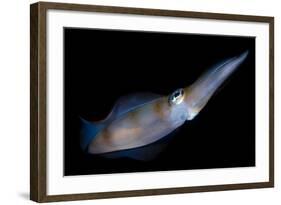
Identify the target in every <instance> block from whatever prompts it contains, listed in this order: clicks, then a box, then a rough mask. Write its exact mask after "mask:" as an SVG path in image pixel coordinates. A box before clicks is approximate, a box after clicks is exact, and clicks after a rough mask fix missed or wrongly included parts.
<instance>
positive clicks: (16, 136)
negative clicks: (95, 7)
mask: <svg viewBox="0 0 281 205" xmlns="http://www.w3.org/2000/svg"><path fill="white" fill-rule="evenodd" d="M60 1H61V2H74V3H86V4H100V5H115V6H129V7H145V8H159V9H175V10H189V11H204V12H205V11H206V12H221V13H236V14H249V15H267V16H275V105H276V106H275V127H276V129H275V156H276V160H275V165H276V168H275V172H276V175H275V177H276V181H275V184H276V186H275V188H273V189H272V188H270V189H252V190H239V191H224V192H209V193H194V194H181V195H170V196H153V197H151V196H150V197H135V198H122V199H104V200H97V201H79V202H62V203H60V204H66V203H69V204H92V203H95V204H97V205H110V204H123V205H126V204H128V205H129V204H130V205H131V204H135V205H139V204H151V203H153V204H163V205H166V204H167V205H168V204H195V205H196V204H216V205H220V204H222V205H225V204H227V205H231V204H235V205H236V204H257V205H258V204H280V202H278V201H280V200H281V188H280V185H281V182H280V176H281V174H280V171H281V170H280V168H281V167H280V166H281V165H280V157H279V156H281V146H280V142H281V141H280V139H279V136H280V134H281V126H280V125H279V123H280V117H281V115H280V114H281V110H280V106H279V104H280V103H281V92H280V88H281V73H280V69H279V68H280V63H281V60H280V59H281V56H280V54H281V53H280V36H281V21H280V20H281V3H279V2H280V1H278V0H153V1H152V0H142V1H140V0H81V1H78V0H74V1H66V0H60ZM33 2H35V1H26V0H7V1H2V2H1V4H0V25H1V26H0V140H1V141H0V163H1V166H0V204H21V205H22V204H23V205H24V204H32V203H33V202H31V201H29V200H28V198H29V4H30V3H33ZM238 151H239V150H238ZM54 204H56V203H54Z"/></svg>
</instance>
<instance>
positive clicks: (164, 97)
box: [63, 27, 255, 176]
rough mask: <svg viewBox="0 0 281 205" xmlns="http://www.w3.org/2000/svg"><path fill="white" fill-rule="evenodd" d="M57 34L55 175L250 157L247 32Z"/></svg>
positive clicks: (195, 165) (251, 44)
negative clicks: (59, 162) (58, 167)
mask: <svg viewBox="0 0 281 205" xmlns="http://www.w3.org/2000/svg"><path fill="white" fill-rule="evenodd" d="M63 39H64V40H63V43H64V45H63V49H64V51H63V52H64V60H63V61H64V71H63V72H64V73H63V74H64V175H66V176H73V175H91V174H113V173H129V172H152V171H172V170H193V169H212V168H233V167H253V166H255V37H247V36H246V37H245V36H227V35H206V34H204V35H202V34H192V33H191V34H188V33H176V32H148V31H132V30H114V29H91V28H89V29H87V28H71V27H65V28H64V31H63Z"/></svg>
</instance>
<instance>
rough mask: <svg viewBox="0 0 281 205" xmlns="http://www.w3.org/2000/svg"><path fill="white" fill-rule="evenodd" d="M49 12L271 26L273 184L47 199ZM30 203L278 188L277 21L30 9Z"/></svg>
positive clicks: (85, 8) (85, 7)
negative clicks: (276, 167)
mask: <svg viewBox="0 0 281 205" xmlns="http://www.w3.org/2000/svg"><path fill="white" fill-rule="evenodd" d="M49 9H57V10H72V11H85V12H104V13H118V14H137V15H153V16H160V17H161V16H171V17H183V18H199V19H216V20H231V21H246V22H247V21H249V22H263V23H267V24H269V68H270V69H269V72H270V73H269V78H270V79H269V84H270V86H269V95H270V99H269V113H270V116H269V121H270V122H269V132H270V133H269V138H270V139H269V181H268V182H258V183H242V184H227V185H212V186H196V187H179V188H162V189H149V190H147V189H146V190H130V191H115V192H102V193H86V194H85V193H83V194H80V193H76V194H69V195H47V191H46V189H47V188H46V187H47V180H46V178H47V177H46V176H47V174H48V173H47V162H46V152H47V149H46V146H47V144H46V140H47V139H46V133H47V126H46V116H47V109H46V107H47V104H46V103H47V100H46V99H47V92H46V91H47V85H46V74H47V70H46V38H47V36H46V35H47V34H46V12H47V10H49ZM30 76H31V84H30V101H31V103H30V109H31V112H30V120H31V123H30V124H31V125H30V199H31V200H33V201H37V202H52V201H66V200H85V199H100V198H113V197H131V196H147V195H160V194H179V193H191V192H208V191H222V190H236V189H251V188H265V187H273V186H274V18H273V17H264V16H248V15H232V14H231V15H230V14H218V13H201V12H187V11H173V10H155V9H142V8H125V7H108V6H94V5H81V4H64V3H49V2H39V3H35V4H32V5H31V6H30Z"/></svg>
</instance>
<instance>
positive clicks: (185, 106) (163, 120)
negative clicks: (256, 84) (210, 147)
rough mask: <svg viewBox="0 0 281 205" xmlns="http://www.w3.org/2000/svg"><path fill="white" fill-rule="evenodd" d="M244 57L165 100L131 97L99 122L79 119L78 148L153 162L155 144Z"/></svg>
mask: <svg viewBox="0 0 281 205" xmlns="http://www.w3.org/2000/svg"><path fill="white" fill-rule="evenodd" d="M247 55H248V51H246V52H244V53H242V54H240V55H238V56H235V57H232V58H229V59H227V60H224V61H222V62H220V63H219V64H217V65H215V66H214V67H212V68H211V69H209V70H208V71H207V72H205V73H204V74H202V76H200V77H199V79H198V80H196V81H195V82H194V83H193V84H191V85H190V86H188V87H185V88H179V89H177V90H175V91H174V92H173V93H172V94H170V95H168V96H161V95H157V94H152V93H135V94H131V95H129V96H124V97H121V98H120V99H119V100H118V101H117V102H116V104H115V105H114V107H113V109H112V111H111V112H110V113H109V115H108V116H107V117H106V118H105V119H104V120H102V121H95V122H92V121H87V120H85V119H83V118H81V133H80V137H81V138H80V145H81V148H82V149H83V150H84V151H85V152H86V153H88V154H94V155H101V156H107V157H109V158H120V157H128V158H132V159H137V160H151V159H153V158H154V157H155V156H157V154H159V153H160V152H161V150H162V149H163V147H164V146H163V145H164V144H163V143H157V142H159V141H163V140H165V137H166V136H168V135H169V134H170V133H172V132H173V131H174V130H175V129H177V128H179V127H180V126H182V125H183V124H184V123H185V122H186V121H189V120H192V119H193V118H194V117H195V116H196V115H198V113H199V112H200V111H201V110H202V109H203V108H204V107H205V106H206V104H207V102H208V101H209V100H210V98H211V97H212V95H213V94H214V93H215V92H216V90H218V88H219V87H220V86H221V85H222V84H223V82H224V81H225V80H226V79H227V78H228V77H229V76H230V75H231V74H232V73H233V72H234V71H235V70H236V69H237V68H238V67H239V66H240V65H241V64H242V63H243V62H244V60H245V59H246V58H247Z"/></svg>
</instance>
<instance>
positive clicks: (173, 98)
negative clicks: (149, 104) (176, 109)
mask: <svg viewBox="0 0 281 205" xmlns="http://www.w3.org/2000/svg"><path fill="white" fill-rule="evenodd" d="M183 99H184V90H183V89H182V88H180V89H177V90H176V91H174V92H173V93H172V94H171V95H170V97H169V103H170V104H171V105H178V104H180V103H181V102H182V101H183Z"/></svg>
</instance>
